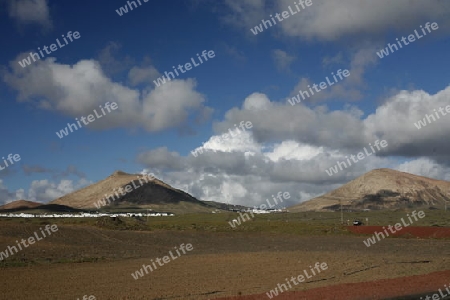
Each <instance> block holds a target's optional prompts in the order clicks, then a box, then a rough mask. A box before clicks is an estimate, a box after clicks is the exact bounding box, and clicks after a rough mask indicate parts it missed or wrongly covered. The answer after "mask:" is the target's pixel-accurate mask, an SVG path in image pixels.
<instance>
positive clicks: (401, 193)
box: [289, 169, 450, 212]
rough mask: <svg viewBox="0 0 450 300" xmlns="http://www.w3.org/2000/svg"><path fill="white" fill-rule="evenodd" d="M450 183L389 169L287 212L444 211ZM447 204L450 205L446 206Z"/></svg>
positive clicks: (353, 182)
mask: <svg viewBox="0 0 450 300" xmlns="http://www.w3.org/2000/svg"><path fill="white" fill-rule="evenodd" d="M447 200H450V182H448V181H443V180H436V179H431V178H427V177H422V176H417V175H413V174H409V173H405V172H399V171H395V170H391V169H376V170H372V171H370V172H368V173H366V174H364V175H362V176H360V177H358V178H356V179H354V180H352V181H350V182H349V183H347V184H344V185H343V186H341V187H340V188H338V189H335V190H333V191H331V192H329V193H327V194H325V195H322V196H319V197H316V198H314V199H311V200H309V201H306V202H302V203H300V204H297V205H294V206H292V207H290V208H289V211H290V212H299V211H327V210H331V211H334V210H338V209H339V208H340V204H339V201H342V206H343V207H344V208H346V209H355V210H359V209H398V208H406V207H410V208H412V207H416V206H417V207H430V208H438V209H441V208H444V204H445V201H447ZM449 204H450V202H449Z"/></svg>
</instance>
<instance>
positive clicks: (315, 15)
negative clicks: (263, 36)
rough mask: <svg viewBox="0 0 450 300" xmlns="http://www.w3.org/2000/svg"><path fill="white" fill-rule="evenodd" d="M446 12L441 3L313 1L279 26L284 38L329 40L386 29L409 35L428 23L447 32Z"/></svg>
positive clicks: (285, 0)
mask: <svg viewBox="0 0 450 300" xmlns="http://www.w3.org/2000/svg"><path fill="white" fill-rule="evenodd" d="M290 5H291V6H292V1H291V0H281V1H279V2H278V8H279V10H280V11H282V10H287V7H288V6H290ZM449 12H450V3H449V2H447V1H440V0H430V1H426V2H424V1H420V0H398V1H394V2H393V1H389V0H379V1H371V0H342V1H333V0H327V1H313V4H312V6H310V7H307V8H306V9H305V10H303V11H301V12H300V13H299V14H297V15H294V16H292V17H290V18H289V19H287V20H284V21H283V22H281V23H280V24H279V26H280V27H281V28H282V30H281V31H282V32H283V33H284V34H285V35H287V36H291V37H300V38H303V39H317V40H323V41H332V40H337V39H340V38H343V37H348V36H363V35H373V34H374V35H377V34H378V35H381V34H384V33H385V32H387V31H388V30H397V31H398V32H405V31H406V32H410V31H411V29H416V28H417V27H418V26H419V25H420V23H421V22H428V21H430V20H432V21H434V22H438V23H439V24H442V28H443V27H446V28H447V29H448V24H449V21H448V14H449ZM405 16H408V17H405Z"/></svg>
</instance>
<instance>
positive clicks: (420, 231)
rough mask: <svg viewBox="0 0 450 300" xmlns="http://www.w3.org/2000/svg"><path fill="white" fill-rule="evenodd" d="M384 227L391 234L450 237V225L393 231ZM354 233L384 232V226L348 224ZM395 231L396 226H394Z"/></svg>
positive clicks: (409, 227)
mask: <svg viewBox="0 0 450 300" xmlns="http://www.w3.org/2000/svg"><path fill="white" fill-rule="evenodd" d="M384 228H385V229H386V230H387V232H388V233H389V236H404V235H406V236H408V235H409V236H413V237H418V238H450V228H448V227H412V226H408V227H402V229H401V230H399V231H397V232H395V233H392V232H391V231H390V230H389V229H388V228H387V226H384ZM347 229H348V230H349V231H351V232H352V233H358V234H374V233H375V232H383V233H384V229H383V226H347ZM393 231H395V228H393Z"/></svg>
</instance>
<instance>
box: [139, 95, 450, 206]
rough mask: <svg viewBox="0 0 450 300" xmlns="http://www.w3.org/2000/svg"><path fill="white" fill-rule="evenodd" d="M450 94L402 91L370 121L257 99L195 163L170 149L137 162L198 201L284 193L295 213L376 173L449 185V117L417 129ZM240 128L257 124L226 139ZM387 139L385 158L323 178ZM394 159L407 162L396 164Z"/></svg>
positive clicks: (219, 126)
mask: <svg viewBox="0 0 450 300" xmlns="http://www.w3.org/2000/svg"><path fill="white" fill-rule="evenodd" d="M449 93H450V87H447V88H446V89H444V90H442V91H440V92H438V93H436V94H429V93H426V92H425V91H420V90H418V91H400V92H398V93H396V94H395V95H393V96H392V97H389V98H388V99H386V100H385V101H384V103H382V104H380V106H379V107H378V108H377V109H376V110H375V112H374V113H373V114H370V115H368V116H364V114H363V112H362V111H361V110H359V109H358V108H357V107H355V106H347V107H346V108H345V109H343V110H334V111H332V110H329V109H328V108H327V107H326V106H319V107H316V108H308V107H306V106H304V105H303V104H298V105H296V106H294V107H292V106H290V105H289V104H281V103H279V102H274V101H271V100H270V99H269V98H268V97H267V95H265V94H261V93H254V94H251V95H249V96H248V97H247V98H246V99H245V100H244V101H243V103H242V106H241V108H237V107H235V108H232V109H230V110H229V111H228V112H226V114H225V117H224V119H223V120H222V121H219V122H216V123H215V124H214V130H215V132H216V134H215V135H213V136H211V137H210V138H209V139H208V140H206V141H205V142H204V143H202V145H199V147H198V148H197V149H202V150H203V153H200V154H198V155H197V156H196V157H194V156H193V155H191V154H188V155H187V156H182V155H180V154H178V153H176V152H170V151H169V150H168V149H164V151H162V150H159V151H149V152H143V153H141V154H140V157H151V158H152V159H147V160H146V161H144V160H142V161H141V162H142V163H143V164H144V165H145V166H146V167H147V168H149V169H150V170H159V169H164V170H165V173H164V176H165V178H164V179H165V180H166V181H167V182H168V183H169V184H175V185H177V186H178V187H182V188H183V189H184V190H185V191H186V192H189V193H192V194H193V195H194V196H196V197H197V198H200V199H204V200H216V201H225V202H226V201H229V202H230V203H233V204H245V205H249V206H253V205H259V204H260V203H263V202H264V200H265V199H267V198H270V196H271V195H272V194H275V193H277V192H279V191H287V192H289V193H290V194H291V195H292V198H291V199H289V201H287V202H286V203H284V204H286V206H289V205H293V204H296V203H298V202H301V201H305V200H308V199H310V198H312V197H315V196H318V195H321V194H323V193H326V192H328V191H330V190H332V189H335V188H337V187H339V186H340V185H341V184H344V183H346V182H348V181H350V180H352V179H354V178H356V177H357V176H360V175H362V174H364V173H366V172H368V171H370V170H373V169H377V168H392V169H397V170H401V171H405V172H409V173H413V174H417V175H422V176H426V177H431V178H436V179H444V180H449V179H450V164H449V162H450V159H449V158H450V157H449V155H448V153H449V150H450V147H449V144H450V143H449V142H447V140H448V139H446V133H448V132H449V131H450V128H449V127H448V124H450V123H448V122H445V119H444V118H446V117H450V116H442V117H441V119H436V121H434V122H432V123H430V124H428V125H427V126H425V128H422V129H420V130H418V129H417V128H416V127H415V126H414V122H417V121H418V120H419V119H423V118H424V117H425V114H435V111H434V109H436V110H437V109H438V108H439V107H445V106H446V105H448V104H447V103H448V101H446V99H448V98H449V96H450V95H449ZM242 120H245V121H247V120H248V121H251V122H252V125H253V127H252V128H251V130H248V131H245V132H243V133H241V134H238V135H235V136H232V137H229V138H226V139H224V138H223V137H224V135H225V134H226V132H227V131H228V129H230V128H235V127H234V124H239V122H241V121H242ZM446 124H447V125H446ZM449 126H450V125H449ZM447 135H448V134H447ZM382 139H384V140H386V141H387V142H388V146H387V147H386V148H382V151H376V152H375V155H371V156H368V157H365V158H364V159H363V160H360V161H358V162H357V163H354V164H352V165H351V166H350V167H348V168H346V169H344V170H343V171H339V172H338V173H337V174H334V175H333V176H330V175H328V173H327V172H326V170H328V169H329V168H331V167H333V166H335V164H336V163H337V162H338V161H345V160H346V156H347V157H348V156H349V155H357V153H358V152H361V151H363V149H364V147H367V149H370V148H369V143H371V144H373V143H374V141H376V140H382ZM197 149H196V150H197ZM369 151H370V150H369ZM396 157H404V159H402V160H401V161H400V162H399V160H398V158H396ZM405 157H406V159H405ZM407 157H409V158H407ZM438 160H440V161H438ZM180 166H182V167H180ZM284 204H283V205H284Z"/></svg>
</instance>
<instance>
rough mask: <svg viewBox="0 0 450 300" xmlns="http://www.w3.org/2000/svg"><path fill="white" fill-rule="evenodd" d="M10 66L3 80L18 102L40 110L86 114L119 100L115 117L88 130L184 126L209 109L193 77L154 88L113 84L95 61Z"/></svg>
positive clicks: (49, 60)
mask: <svg viewBox="0 0 450 300" xmlns="http://www.w3.org/2000/svg"><path fill="white" fill-rule="evenodd" d="M22 57H23V55H22ZM10 66H11V71H10V72H7V73H6V74H4V76H3V79H4V81H5V82H6V83H7V84H8V85H9V86H10V87H12V88H13V89H15V90H17V92H18V97H17V99H18V101H22V102H24V101H27V102H32V103H35V104H36V106H38V107H40V108H42V109H47V110H52V111H56V112H58V113H61V114H64V115H66V116H70V117H73V118H75V117H80V116H82V115H83V116H86V115H88V114H90V113H92V111H93V110H94V109H96V108H97V109H98V107H99V105H103V104H104V103H106V102H116V103H117V104H118V109H117V110H116V111H113V112H112V113H111V114H113V115H114V116H108V115H107V116H104V117H102V118H100V119H98V120H96V121H95V122H93V123H90V124H89V125H87V126H89V127H90V128H95V129H110V128H117V127H125V128H143V129H144V130H146V131H149V132H155V131H162V130H165V129H169V128H178V129H180V130H181V129H182V130H186V129H189V128H191V127H190V126H189V125H187V121H188V117H193V118H194V119H197V120H205V119H207V118H208V117H209V115H210V114H211V111H212V109H211V108H209V107H206V106H204V104H203V103H204V102H205V97H204V95H202V94H200V93H199V92H197V91H196V86H197V82H196V81H195V80H194V79H186V80H180V79H177V80H171V81H170V82H167V83H166V84H164V85H162V86H160V87H158V88H156V89H148V88H147V89H146V88H143V89H142V90H141V89H133V88H130V87H127V86H125V85H123V84H121V83H117V82H114V81H113V80H112V79H110V78H109V77H107V76H106V75H105V73H104V72H103V70H102V68H101V66H100V64H99V63H98V61H96V60H81V61H79V62H77V63H76V64H74V65H65V64H60V63H57V62H56V59H55V58H47V59H46V60H44V61H37V62H36V63H34V65H31V66H28V67H27V68H22V67H20V66H19V65H18V64H17V61H13V62H11V63H10ZM133 70H135V71H136V70H137V69H133ZM136 72H138V73H139V71H136ZM138 73H133V74H134V75H133V76H132V77H131V78H132V80H133V82H134V83H137V82H140V81H142V80H143V78H145V76H146V75H145V74H144V75H145V76H142V74H138ZM136 74H138V75H136ZM147 79H148V78H147Z"/></svg>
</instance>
